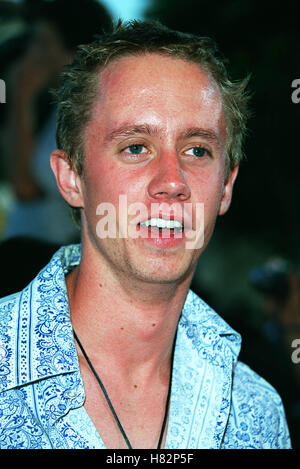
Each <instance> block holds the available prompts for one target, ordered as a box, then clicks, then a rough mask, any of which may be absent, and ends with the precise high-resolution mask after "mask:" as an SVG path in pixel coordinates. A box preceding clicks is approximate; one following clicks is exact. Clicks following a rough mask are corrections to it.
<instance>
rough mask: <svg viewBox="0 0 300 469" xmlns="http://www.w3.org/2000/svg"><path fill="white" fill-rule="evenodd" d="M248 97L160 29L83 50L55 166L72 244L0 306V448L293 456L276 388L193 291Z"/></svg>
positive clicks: (198, 49) (64, 102)
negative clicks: (76, 234)
mask: <svg viewBox="0 0 300 469" xmlns="http://www.w3.org/2000/svg"><path fill="white" fill-rule="evenodd" d="M244 88H245V83H244V82H243V83H239V84H233V83H231V82H230V81H229V79H228V77H227V74H226V71H225V68H224V66H223V64H222V62H221V61H220V59H219V58H218V57H217V56H216V55H215V51H214V48H213V45H212V44H211V43H210V42H209V41H208V40H206V39H201V38H197V37H193V36H189V35H185V34H180V33H177V32H174V31H170V30H168V29H166V28H164V27H163V26H160V25H157V24H151V23H150V24H149V23H143V22H141V23H139V22H133V23H129V24H128V25H122V24H119V25H118V26H117V28H116V30H115V31H114V32H113V33H112V34H107V35H104V36H102V37H99V39H98V40H97V41H96V42H95V43H93V44H91V45H89V46H84V47H82V48H81V51H80V53H79V54H78V56H77V58H76V60H75V62H74V64H73V65H72V66H71V67H70V68H69V70H68V71H67V72H66V74H65V77H64V80H63V82H62V85H61V87H60V89H59V91H58V93H57V96H58V128H57V140H58V149H57V150H56V151H54V152H53V153H52V155H51V167H52V169H53V172H54V174H55V177H56V180H57V185H58V188H59V190H60V192H61V194H62V196H63V197H64V199H65V200H66V201H67V203H68V204H69V205H70V206H71V207H73V209H74V210H75V211H76V216H77V218H78V214H79V215H80V219H81V232H82V243H81V246H69V247H63V248H62V249H61V250H60V251H59V252H58V253H56V254H55V255H54V257H53V259H52V260H51V262H50V264H49V265H48V266H47V267H46V268H45V269H43V270H42V271H41V272H40V274H39V275H38V276H37V278H36V279H35V280H34V281H33V282H32V283H31V284H30V285H29V286H28V287H27V288H26V289H25V290H23V292H21V293H18V294H16V295H12V296H10V297H8V298H6V299H3V300H2V303H1V317H3V319H2V330H1V339H2V349H1V350H2V351H3V352H2V355H1V357H2V364H3V365H2V374H1V376H2V381H1V394H0V408H1V412H2V413H1V414H0V415H1V417H0V428H1V438H0V442H1V443H0V444H1V447H2V448H6V447H20V448H24V447H26V448H173V449H174V448H188V449H193V448H289V447H290V441H289V433H288V429H287V425H286V421H285V416H284V410H283V407H282V404H281V400H280V398H279V396H278V394H277V393H276V391H275V390H274V389H273V388H272V387H271V386H269V385H268V384H267V383H266V382H265V381H264V380H263V379H261V378H260V377H258V376H257V375H256V374H255V373H253V372H252V371H251V370H250V369H249V368H248V367H246V366H245V365H243V364H241V363H238V362H237V356H238V352H239V348H240V338H239V335H238V334H237V333H235V332H234V331H233V330H232V329H231V328H230V327H229V326H228V325H227V324H226V323H225V322H224V321H223V320H222V319H221V318H220V317H219V316H218V315H217V314H216V313H215V312H214V311H212V310H211V309H210V308H209V306H207V305H206V304H205V303H204V302H203V301H201V300H200V299H199V298H198V297H197V296H196V295H195V294H193V293H192V292H191V291H189V285H190V282H191V279H192V276H193V272H194V270H195V266H196V262H197V259H198V258H199V256H200V254H201V253H202V252H203V250H204V249H205V247H206V246H207V244H208V241H209V239H210V237H211V234H212V232H213V229H214V224H215V221H216V217H217V216H218V215H222V214H224V213H225V212H226V211H227V209H228V207H229V204H230V200H231V194H232V188H233V185H234V181H235V178H236V176H237V172H238V163H239V159H240V154H241V142H242V135H243V131H244V127H245V118H244V113H245V112H246V101H247V98H246V97H245V93H244ZM124 207H126V208H124ZM111 208H113V209H114V210H111ZM201 208H202V209H203V210H201ZM104 222H105V223H104ZM112 225H115V226H112ZM73 334H74V336H73Z"/></svg>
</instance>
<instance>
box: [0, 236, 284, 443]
mask: <svg viewBox="0 0 300 469" xmlns="http://www.w3.org/2000/svg"><path fill="white" fill-rule="evenodd" d="M80 257H81V249H80V245H72V246H66V247H63V248H61V249H60V250H59V251H58V252H57V253H56V254H55V255H54V256H53V258H52V260H51V261H50V263H49V264H48V265H47V266H46V267H45V268H44V269H43V270H42V271H41V272H40V273H39V274H38V276H37V277H36V278H35V279H34V280H33V281H32V282H31V283H30V284H29V285H28V287H26V288H25V289H24V290H23V291H22V292H19V293H16V294H14V295H11V296H9V297H6V298H3V299H2V300H0V448H1V449H47V448H49V449H64V448H65V449H77V448H78V449H83V448H105V445H104V443H103V441H102V439H101V436H100V435H99V433H98V432H97V430H96V428H95V426H94V425H93V423H92V421H91V419H90V417H89V416H88V414H87V412H86V411H85V408H84V407H83V403H84V399H85V395H84V388H83V382H82V378H81V375H80V370H79V364H78V357H77V353H76V348H75V343H74V338H73V333H72V326H71V322H70V313H69V305H68V298H67V291H66V285H65V275H66V273H67V272H68V271H70V270H71V269H72V268H73V267H74V266H75V265H77V264H78V263H79V262H80ZM240 346H241V339H240V336H239V334H237V333H236V332H235V331H233V330H232V329H231V328H230V327H229V325H228V324H227V323H226V322H224V321H223V320H222V319H221V318H220V316H218V315H217V314H216V313H215V312H214V311H213V310H212V309H211V308H210V307H209V306H208V305H206V304H205V303H204V302H203V301H202V300H201V299H200V298H198V297H197V296H196V295H195V294H194V293H193V292H191V291H189V292H188V295H187V298H186V301H185V304H184V307H183V310H182V315H181V319H180V321H179V325H178V332H177V339H176V347H175V353H174V365H173V377H172V391H171V400H170V415H169V424H168V431H167V439H166V444H165V448H166V449H177V448H178V449H179V448H181V449H197V448H208V449H217V448H220V449H226V448H229V449H235V448H239V449H246V448H257V449H262V448H290V437H289V431H288V428H287V424H286V420H285V415H284V409H283V406H282V403H281V399H280V397H279V396H278V394H277V392H276V391H275V390H274V389H273V388H272V387H271V386H270V385H269V384H268V383H267V382H266V381H264V380H263V379H262V378H261V377H259V376H258V375H257V374H255V373H254V372H253V371H252V370H251V369H250V368H249V367H247V366H246V365H244V364H243V363H240V362H238V360H237V357H238V354H239V350H240Z"/></svg>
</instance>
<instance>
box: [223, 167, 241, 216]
mask: <svg viewBox="0 0 300 469" xmlns="http://www.w3.org/2000/svg"><path fill="white" fill-rule="evenodd" d="M238 171H239V165H236V166H235V167H234V168H233V170H232V171H230V173H229V176H228V178H227V180H226V182H225V184H224V187H223V195H222V199H221V203H220V208H219V215H224V214H225V213H226V212H227V210H228V209H229V206H230V202H231V197H232V190H233V185H234V182H235V180H236V177H237V175H238Z"/></svg>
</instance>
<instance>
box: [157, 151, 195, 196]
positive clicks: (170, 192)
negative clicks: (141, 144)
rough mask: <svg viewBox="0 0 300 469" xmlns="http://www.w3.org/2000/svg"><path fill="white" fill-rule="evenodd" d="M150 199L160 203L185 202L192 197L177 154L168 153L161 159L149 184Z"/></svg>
mask: <svg viewBox="0 0 300 469" xmlns="http://www.w3.org/2000/svg"><path fill="white" fill-rule="evenodd" d="M148 194H149V196H150V198H152V199H157V200H159V201H164V200H169V199H173V200H174V199H175V200H177V201H185V200H187V199H189V197H190V196H191V191H190V188H189V186H188V184H187V182H186V179H185V174H184V171H183V169H182V168H181V165H180V161H179V159H178V156H177V155H176V153H173V152H166V153H164V154H163V155H161V157H160V158H159V160H158V162H157V167H156V171H155V173H154V175H153V177H152V179H151V181H150V183H149V186H148Z"/></svg>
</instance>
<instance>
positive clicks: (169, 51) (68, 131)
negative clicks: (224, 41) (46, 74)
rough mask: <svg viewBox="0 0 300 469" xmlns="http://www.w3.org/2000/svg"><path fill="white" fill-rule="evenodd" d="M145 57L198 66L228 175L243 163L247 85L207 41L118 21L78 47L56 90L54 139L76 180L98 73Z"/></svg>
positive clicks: (149, 25) (145, 24)
mask: <svg viewBox="0 0 300 469" xmlns="http://www.w3.org/2000/svg"><path fill="white" fill-rule="evenodd" d="M146 53H158V54H163V55H166V56H171V57H174V58H179V59H183V60H186V61H188V62H192V63H195V64H198V65H199V66H200V67H201V68H202V69H203V70H204V71H205V72H206V73H207V74H208V75H209V76H210V77H211V78H212V79H213V81H214V83H215V84H216V85H217V88H218V89H219V92H220V96H221V99H222V104H223V108H224V112H225V118H226V129H227V139H226V173H227V175H228V174H229V170H230V169H233V168H234V166H235V165H236V164H238V163H239V162H240V161H241V159H242V157H243V148H242V147H243V139H244V135H245V131H246V121H247V117H248V99H249V95H248V93H247V91H246V87H247V84H248V81H249V79H248V77H246V78H244V79H243V80H239V81H231V80H230V78H229V76H228V73H227V69H226V66H225V59H224V58H223V57H222V56H221V54H220V53H219V51H218V49H217V46H216V44H215V42H214V41H213V40H212V39H211V38H207V37H199V36H196V35H192V34H188V33H182V32H179V31H174V30H171V29H169V28H167V27H166V26H164V25H162V24H160V23H159V22H157V21H137V20H134V21H129V22H126V23H123V22H122V21H121V20H119V21H118V22H117V24H116V25H115V26H114V28H113V31H112V32H106V33H103V34H102V35H99V36H98V37H97V39H96V40H95V41H94V42H92V43H91V44H88V45H82V46H80V47H79V49H78V53H77V56H76V58H75V60H74V62H73V64H72V65H71V66H69V67H68V69H67V70H66V71H65V72H64V73H63V76H62V82H61V86H60V87H59V88H58V90H56V93H55V95H56V100H57V134H56V137H57V145H58V148H59V149H61V150H63V151H64V152H65V153H66V154H67V155H68V158H69V163H70V166H71V167H73V168H74V169H75V170H76V171H77V173H78V174H79V175H81V174H82V173H83V169H84V142H83V132H84V129H85V128H86V126H87V124H88V122H89V118H90V115H91V111H92V109H93V103H94V102H95V99H96V95H97V92H98V81H99V74H100V72H101V70H103V68H105V67H106V66H107V65H108V64H109V63H111V62H112V61H114V60H117V59H118V58H121V57H125V56H138V55H142V54H146ZM225 177H227V176H225ZM74 210H75V212H74ZM74 210H73V215H75V217H74V218H75V220H77V221H79V217H78V216H79V214H80V209H76V208H75V209H74Z"/></svg>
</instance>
